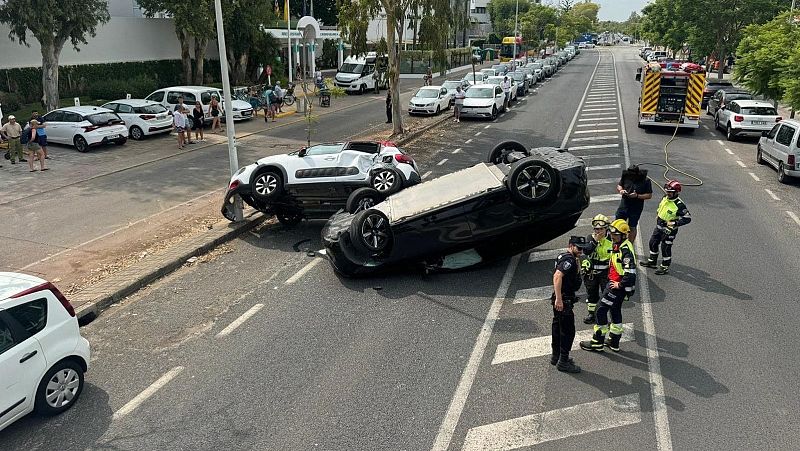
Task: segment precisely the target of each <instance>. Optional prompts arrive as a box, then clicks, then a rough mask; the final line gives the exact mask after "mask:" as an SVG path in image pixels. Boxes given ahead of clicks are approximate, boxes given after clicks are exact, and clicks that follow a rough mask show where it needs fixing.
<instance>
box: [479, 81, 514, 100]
mask: <svg viewBox="0 0 800 451" xmlns="http://www.w3.org/2000/svg"><path fill="white" fill-rule="evenodd" d="M505 77H507V75H505V76H500V75H497V76H494V77H489V78H487V79H486V83H487V84H490V85H495V86H500V85H501V84H502V83H503V79H504V78H505ZM508 79H509V80H511V99H509V102H513V101H515V100H517V88H518V87H517V82H516V81H514V77H511V76H508Z"/></svg>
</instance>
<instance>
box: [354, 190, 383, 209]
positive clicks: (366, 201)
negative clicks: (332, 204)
mask: <svg viewBox="0 0 800 451" xmlns="http://www.w3.org/2000/svg"><path fill="white" fill-rule="evenodd" d="M383 199H384V196H383V195H381V193H379V192H378V190H376V189H373V188H359V189H357V190H355V191H353V192H352V193H350V196H349V197H348V198H347V203H346V204H345V207H344V209H345V211H347V212H348V213H350V214H355V213H358V212H360V211H364V210H369V209H370V208H372V207H374V206H375V205H376V204H378V203H380V202H381V201H383Z"/></svg>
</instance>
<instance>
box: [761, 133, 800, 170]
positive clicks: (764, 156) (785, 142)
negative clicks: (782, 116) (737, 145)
mask: <svg viewBox="0 0 800 451" xmlns="http://www.w3.org/2000/svg"><path fill="white" fill-rule="evenodd" d="M798 141H800V122H798V121H796V120H794V119H787V120H783V121H780V122H779V123H777V124H775V125H774V126H773V127H772V129H771V130H770V131H768V132H764V133H763V134H762V136H761V139H759V140H758V147H757V150H756V161H758V163H759V164H764V163H766V164H769V165H770V166H772V167H774V168H775V169H777V170H778V181H779V182H781V183H787V182H788V181H789V177H800V142H798Z"/></svg>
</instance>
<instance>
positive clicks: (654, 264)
mask: <svg viewBox="0 0 800 451" xmlns="http://www.w3.org/2000/svg"><path fill="white" fill-rule="evenodd" d="M639 264H640V265H642V266H644V267H646V268H655V267H657V266H658V260H657V259H649V258H648V259H647V260H642V261H641V262H639Z"/></svg>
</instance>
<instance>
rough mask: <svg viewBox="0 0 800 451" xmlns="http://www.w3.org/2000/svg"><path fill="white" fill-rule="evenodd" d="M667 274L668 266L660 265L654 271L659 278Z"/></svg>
mask: <svg viewBox="0 0 800 451" xmlns="http://www.w3.org/2000/svg"><path fill="white" fill-rule="evenodd" d="M668 272H669V266H664V265H661V266H659V267H658V269H656V274H657V275H659V276H663V275H664V274H666V273H668Z"/></svg>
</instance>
